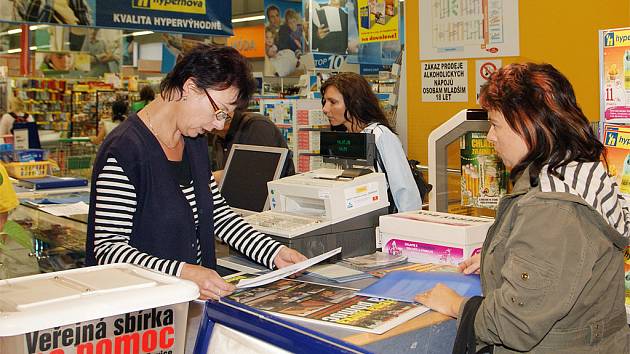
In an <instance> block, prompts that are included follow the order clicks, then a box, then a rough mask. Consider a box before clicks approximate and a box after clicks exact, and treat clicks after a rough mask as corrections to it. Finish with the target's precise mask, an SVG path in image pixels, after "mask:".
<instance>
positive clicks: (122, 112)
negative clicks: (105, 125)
mask: <svg viewBox="0 0 630 354" xmlns="http://www.w3.org/2000/svg"><path fill="white" fill-rule="evenodd" d="M128 109H129V106H128V105H127V102H126V101H124V100H116V101H114V103H112V120H113V121H114V122H115V121H121V122H122V121H123V120H125V116H126V115H127V110H128Z"/></svg>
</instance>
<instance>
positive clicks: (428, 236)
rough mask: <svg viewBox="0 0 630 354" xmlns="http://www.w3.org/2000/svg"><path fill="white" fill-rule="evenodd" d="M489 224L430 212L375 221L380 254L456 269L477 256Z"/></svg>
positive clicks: (402, 214)
mask: <svg viewBox="0 0 630 354" xmlns="http://www.w3.org/2000/svg"><path fill="white" fill-rule="evenodd" d="M492 222H493V220H492V219H487V218H478V217H472V216H465V215H458V214H449V213H440V212H434V211H424V210H422V211H411V212H405V213H398V214H392V215H384V216H381V217H380V219H379V230H380V231H379V233H380V235H379V236H380V241H381V245H382V247H383V252H386V253H389V254H394V255H398V254H403V255H405V256H407V258H408V260H409V261H410V262H415V263H443V264H453V265H456V264H458V263H459V262H461V261H463V260H464V259H466V258H468V257H470V256H472V255H474V254H476V253H479V252H480V251H481V247H482V245H483V241H484V240H485V238H486V233H487V232H488V229H489V228H490V225H492Z"/></svg>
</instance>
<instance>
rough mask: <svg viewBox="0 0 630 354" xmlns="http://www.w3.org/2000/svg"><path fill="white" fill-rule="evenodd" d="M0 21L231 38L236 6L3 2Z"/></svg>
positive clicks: (171, 1) (112, 0) (185, 1)
mask: <svg viewBox="0 0 630 354" xmlns="http://www.w3.org/2000/svg"><path fill="white" fill-rule="evenodd" d="M0 9H4V10H5V11H0V21H6V22H18V23H21V22H31V23H55V24H61V25H70V26H90V27H110V28H117V29H131V30H148V31H158V32H171V33H173V32H174V33H189V34H200V35H210V36H231V35H232V34H233V31H232V3H231V2H230V1H212V0H108V1H96V0H54V1H53V0H44V1H43V0H19V1H17V0H0Z"/></svg>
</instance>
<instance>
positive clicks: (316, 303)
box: [227, 279, 428, 334]
mask: <svg viewBox="0 0 630 354" xmlns="http://www.w3.org/2000/svg"><path fill="white" fill-rule="evenodd" d="M355 291H356V290H355V289H350V288H342V287H337V286H331V285H322V284H315V283H307V282H302V281H297V280H290V279H281V280H278V281H276V282H273V283H271V284H267V285H264V286H260V287H257V288H251V289H243V290H241V291H238V292H236V293H234V294H232V295H230V296H228V297H227V298H229V299H231V300H234V301H236V302H239V303H241V304H244V305H247V306H251V307H254V308H256V309H259V310H263V311H267V312H270V313H273V314H275V315H278V316H281V317H288V318H292V319H296V320H300V321H307V322H314V323H318V324H323V325H331V326H337V327H342V328H347V329H352V330H358V331H364V332H371V333H376V334H381V333H384V332H386V331H388V330H390V329H391V328H394V327H396V326H397V325H399V324H401V323H404V322H406V321H408V320H410V319H412V318H414V317H416V316H418V315H419V314H421V313H424V312H426V311H428V308H426V307H424V306H420V305H414V304H410V303H404V302H400V301H394V300H385V299H379V298H371V297H366V296H357V295H355Z"/></svg>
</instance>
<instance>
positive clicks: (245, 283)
mask: <svg viewBox="0 0 630 354" xmlns="http://www.w3.org/2000/svg"><path fill="white" fill-rule="evenodd" d="M339 252H341V247H339V248H337V249H334V250H332V251H330V252H326V253H324V254H320V255H319V256H316V257H313V258H310V259H307V260H305V261H303V262H300V263H295V264H292V265H290V266H288V267H284V268H281V269H278V270H275V271H273V272H270V273H267V274H263V275H261V276H258V277H256V278H251V279H243V280H241V281H239V282H238V284H236V288H237V289H244V288H253V287H256V286H261V285H265V284H269V283H273V282H274V281H276V280H279V279H282V278H285V277H288V276H289V275H291V274H294V273H297V272H299V271H301V270H304V269H306V268H308V267H310V266H312V265H314V264H317V263H319V262H321V261H323V260H325V259H328V258H330V257H332V256H334V255H336V254H337V253H339Z"/></svg>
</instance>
